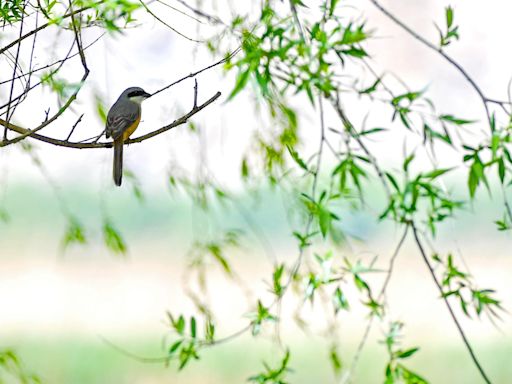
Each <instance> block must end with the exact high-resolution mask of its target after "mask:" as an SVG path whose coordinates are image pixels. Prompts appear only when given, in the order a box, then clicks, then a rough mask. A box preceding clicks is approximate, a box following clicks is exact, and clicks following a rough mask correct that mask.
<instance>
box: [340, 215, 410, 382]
mask: <svg viewBox="0 0 512 384" xmlns="http://www.w3.org/2000/svg"><path fill="white" fill-rule="evenodd" d="M408 232H409V226H408V225H407V226H406V227H405V230H404V233H403V235H402V237H401V238H400V241H399V242H398V245H397V246H396V248H395V251H394V252H393V255H392V256H391V259H390V260H389V267H388V273H387V275H386V279H385V280H384V283H383V284H382V287H381V289H380V292H379V296H378V298H377V301H380V299H382V298H383V297H384V295H385V294H386V289H387V287H388V284H389V281H390V280H391V275H392V274H393V270H394V269H393V268H394V266H395V260H396V258H397V256H398V254H399V253H400V250H401V249H402V246H403V244H404V242H405V239H406V237H407V233H408ZM374 318H375V316H374V315H373V314H371V315H370V318H369V319H368V324H367V325H366V329H365V331H364V334H363V337H362V338H361V341H360V342H359V345H358V346H357V350H356V353H355V355H354V358H353V359H352V364H351V365H350V368H349V370H348V371H347V373H346V374H345V378H344V380H343V383H348V382H350V378H351V376H352V374H353V373H354V372H355V370H356V367H357V363H358V362H359V358H360V357H361V353H362V352H363V348H364V346H365V344H366V341H367V340H368V336H369V334H370V330H371V328H372V325H373V320H374Z"/></svg>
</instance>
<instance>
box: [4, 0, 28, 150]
mask: <svg viewBox="0 0 512 384" xmlns="http://www.w3.org/2000/svg"><path fill="white" fill-rule="evenodd" d="M22 7H23V8H25V3H23V5H22ZM24 17H25V12H21V25H20V38H21V36H22V35H23V25H24V23H23V21H24ZM20 49H21V40H20V42H19V43H18V47H17V49H16V58H15V60H14V66H13V71H12V81H11V90H10V91H9V103H8V104H7V119H6V120H7V124H9V121H10V120H11V115H10V110H11V103H12V94H13V91H14V77H15V76H16V71H17V70H18V61H19V58H20ZM13 114H14V112H13ZM3 141H7V127H6V126H5V127H4V139H3Z"/></svg>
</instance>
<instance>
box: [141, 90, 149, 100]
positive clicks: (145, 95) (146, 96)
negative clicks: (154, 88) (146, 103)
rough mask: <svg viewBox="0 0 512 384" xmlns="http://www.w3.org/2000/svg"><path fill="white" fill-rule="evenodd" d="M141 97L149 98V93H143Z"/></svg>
mask: <svg viewBox="0 0 512 384" xmlns="http://www.w3.org/2000/svg"><path fill="white" fill-rule="evenodd" d="M142 97H144V98H145V99H147V98H149V97H151V93H147V92H144V94H143V95H142Z"/></svg>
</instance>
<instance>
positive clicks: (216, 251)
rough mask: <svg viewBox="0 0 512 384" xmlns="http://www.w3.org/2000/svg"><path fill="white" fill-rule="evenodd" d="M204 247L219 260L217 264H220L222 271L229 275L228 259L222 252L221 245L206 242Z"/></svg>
mask: <svg viewBox="0 0 512 384" xmlns="http://www.w3.org/2000/svg"><path fill="white" fill-rule="evenodd" d="M206 247H207V250H208V251H209V252H210V254H211V255H212V256H213V257H214V259H215V260H217V261H218V262H219V264H220V265H221V266H222V268H223V269H224V271H225V272H226V273H227V274H228V275H231V268H230V266H229V263H228V261H227V260H226V258H225V257H224V255H223V254H222V249H221V247H220V246H219V245H218V244H214V243H211V244H208V245H207V246H206Z"/></svg>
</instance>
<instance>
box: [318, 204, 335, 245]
mask: <svg viewBox="0 0 512 384" xmlns="http://www.w3.org/2000/svg"><path fill="white" fill-rule="evenodd" d="M318 208H319V210H318V223H319V225H320V232H321V233H322V237H323V238H324V239H325V237H326V236H327V234H328V233H329V229H330V228H331V220H332V216H331V212H329V211H328V210H327V209H325V208H324V207H322V206H319V207H318Z"/></svg>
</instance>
